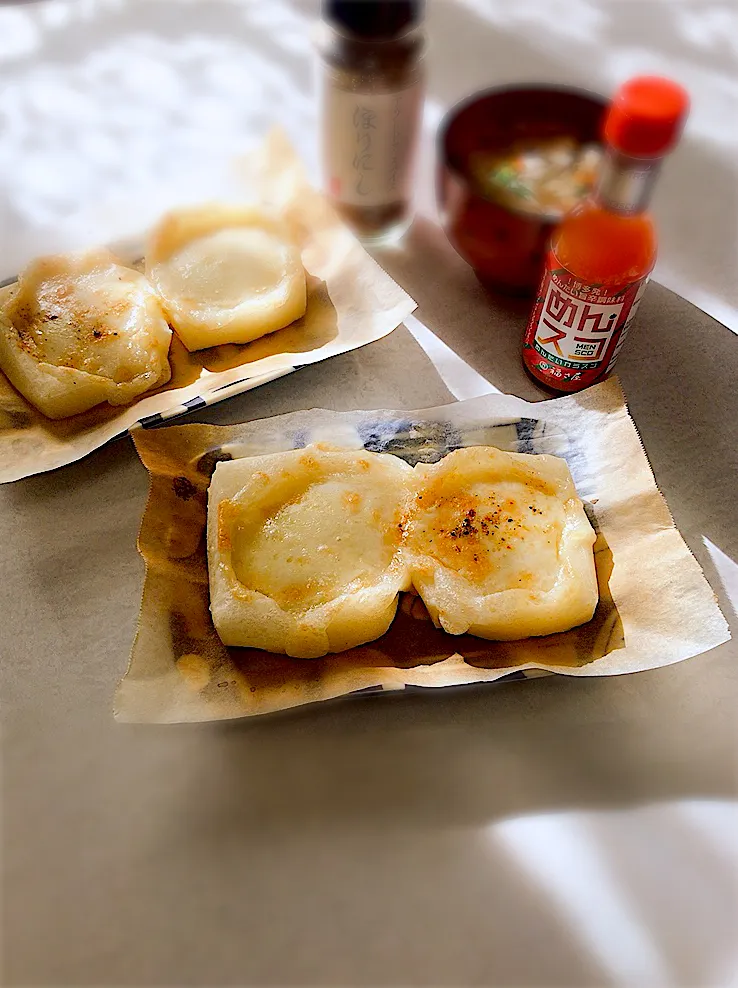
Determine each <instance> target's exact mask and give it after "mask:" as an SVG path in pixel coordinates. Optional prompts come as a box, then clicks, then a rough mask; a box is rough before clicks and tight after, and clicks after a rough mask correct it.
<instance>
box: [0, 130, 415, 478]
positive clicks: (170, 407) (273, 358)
mask: <svg viewBox="0 0 738 988" xmlns="http://www.w3.org/2000/svg"><path fill="white" fill-rule="evenodd" d="M237 189H238V192H239V194H240V198H241V199H246V200H248V201H252V202H262V203H266V204H267V205H270V206H272V207H274V208H276V209H279V210H280V211H282V213H283V215H284V216H285V218H286V220H287V222H288V223H289V225H290V227H291V230H292V233H293V236H294V237H295V239H296V241H297V243H298V244H299V245H300V248H301V250H302V260H303V264H304V266H305V270H306V272H307V275H308V278H307V281H308V306H307V311H306V313H305V315H304V317H303V318H302V319H299V320H297V322H294V323H292V324H291V325H290V326H287V327H286V328H285V329H282V330H279V331H278V332H276V333H272V334H270V335H269V336H264V337H262V338H261V339H259V340H255V341H254V342H253V343H247V344H245V345H238V346H236V345H225V346H220V347H213V348H211V349H210V350H200V351H198V352H197V353H188V352H187V350H186V349H185V347H184V346H183V345H182V344H181V343H180V342H179V339H178V338H177V337H176V335H173V337H172V345H171V348H170V351H169V359H170V363H171V366H172V378H171V380H170V381H169V383H168V384H166V385H164V386H163V387H162V388H159V389H157V390H156V391H153V392H150V393H147V394H146V395H144V396H142V397H141V398H139V399H138V400H137V401H135V402H133V403H132V404H131V405H126V406H123V407H113V406H111V405H107V404H104V405H98V406H97V407H96V408H92V409H90V411H89V412H84V413H83V414H81V415H74V416H72V417H71V418H68V419H61V420H59V421H53V420H52V419H48V418H46V416H44V415H42V414H41V413H40V412H38V411H37V410H36V409H35V408H34V407H33V405H31V404H30V402H28V401H26V400H25V398H23V396H22V395H21V394H19V392H17V391H16V390H15V388H13V386H12V385H11V384H10V382H9V381H8V379H7V378H6V377H5V375H4V374H3V373H2V372H1V371H0V483H8V482H10V481H13V480H19V479H21V478H22V477H28V476H31V475H32V474H35V473H42V472H43V471H45V470H53V469H55V468H56V467H60V466H64V465H66V464H67V463H73V462H74V461H75V460H78V459H80V458H81V457H83V456H86V455H87V454H88V453H91V452H92V451H93V450H95V449H98V448H99V447H100V446H103V445H104V444H105V443H106V442H108V441H109V440H111V439H114V438H115V437H116V436H120V435H122V434H123V433H125V432H126V431H127V430H128V429H132V428H135V427H137V426H138V425H139V424H141V423H142V424H145V425H153V424H156V423H157V422H160V421H164V420H166V419H169V418H173V417H175V416H177V415H182V414H184V413H185V412H187V411H190V410H192V409H195V408H202V407H204V406H205V405H210V404H214V403H215V402H218V401H223V400H224V399H225V398H228V397H231V396H232V395H234V394H241V393H242V392H244V391H248V390H250V389H251V388H254V387H258V386H259V385H260V384H265V383H266V382H267V381H272V380H274V379H275V378H276V377H281V376H282V375H284V374H289V373H290V372H291V371H294V370H296V369H297V368H298V367H302V366H305V365H306V364H313V363H317V362H318V361H320V360H325V359H326V358H327V357H332V356H333V355H334V354H337V353H344V352H345V351H347V350H354V349H356V348H357V347H360V346H364V344H366V343H371V342H372V341H374V340H378V339H381V337H383V336H386V335H387V334H388V333H390V332H391V331H392V330H393V329H395V328H396V327H397V326H399V324H400V323H401V322H402V320H403V319H404V318H405V316H407V315H409V313H411V312H412V311H413V309H414V308H415V307H416V306H415V302H414V301H413V300H412V299H411V298H410V296H409V295H408V294H407V293H406V292H404V291H403V290H402V288H400V286H399V285H397V284H396V283H395V282H394V281H393V280H392V278H390V276H389V275H388V274H387V273H386V272H385V271H383V270H382V268H380V267H379V265H378V264H377V263H376V262H375V261H374V260H372V258H371V257H370V256H369V255H368V254H367V253H366V251H365V250H364V249H363V248H362V247H361V245H360V244H359V242H358V241H357V240H356V239H355V238H354V237H353V235H352V234H351V233H350V232H349V231H348V230H347V229H346V227H344V226H343V225H342V223H341V221H340V220H339V219H338V217H337V215H336V214H335V212H334V211H333V210H332V208H331V207H330V205H329V204H328V202H327V201H326V199H325V198H324V196H322V195H321V194H320V193H319V192H317V191H316V190H315V189H313V188H312V187H311V186H310V185H309V184H308V183H307V180H306V178H305V175H304V171H303V168H302V165H301V163H300V161H299V159H298V158H297V156H296V154H295V152H294V150H293V149H292V147H291V146H290V145H289V143H288V142H287V140H286V138H285V137H284V136H283V135H282V134H281V133H279V132H275V133H273V134H271V135H270V136H269V138H268V139H267V140H266V142H265V143H264V145H263V146H262V147H261V148H260V149H259V150H258V151H256V152H255V153H254V154H252V155H250V156H249V157H248V158H245V159H244V160H243V161H242V162H241V163H240V165H239V169H238V181H237ZM228 198H230V199H234V198H235V195H234V192H233V191H232V190H229V196H228ZM112 249H113V251H114V252H115V253H116V254H118V256H120V257H122V258H123V259H124V260H126V261H128V262H129V263H133V262H134V261H136V260H137V259H139V258H140V257H141V254H142V249H143V244H142V241H140V240H139V241H128V242H125V243H120V244H117V245H112ZM8 291H12V286H10V287H9V288H5V289H2V290H0V295H1V294H2V293H5V292H8Z"/></svg>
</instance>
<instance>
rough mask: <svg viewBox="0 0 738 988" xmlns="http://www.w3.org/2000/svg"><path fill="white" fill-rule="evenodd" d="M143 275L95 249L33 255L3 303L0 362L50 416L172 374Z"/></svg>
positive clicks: (117, 399) (166, 334)
mask: <svg viewBox="0 0 738 988" xmlns="http://www.w3.org/2000/svg"><path fill="white" fill-rule="evenodd" d="M171 336H172V333H171V330H170V329H169V326H168V324H167V320H166V318H165V316H164V312H163V310H162V307H161V303H160V301H159V298H158V296H157V295H156V293H155V292H154V290H153V289H152V287H151V285H150V284H149V282H148V281H147V280H146V278H145V277H144V276H143V275H142V274H140V273H139V272H137V271H134V270H132V269H131V268H128V267H126V266H125V265H123V264H122V263H121V262H119V261H118V260H117V259H116V258H115V257H114V256H113V255H112V254H111V253H109V251H107V250H103V249H96V250H91V251H84V252H79V253H72V254H60V255H54V256H50V257H42V258H39V259H37V260H36V261H33V262H32V263H31V264H30V265H29V266H28V267H27V268H26V270H25V271H24V272H23V273H22V274H21V275H20V277H19V279H18V283H17V284H16V285H13V286H11V288H10V289H8V291H7V293H6V295H5V298H4V300H3V303H2V305H1V306H0V368H2V370H3V371H4V372H5V374H7V376H8V378H9V379H10V381H11V383H12V384H13V385H14V386H15V387H16V388H17V389H18V391H20V392H21V394H22V395H23V396H24V397H25V398H27V399H28V401H30V402H32V404H34V405H35V406H36V408H38V409H39V411H41V412H43V414H44V415H47V416H48V417H49V418H54V419H58V418H66V417H67V416H69V415H75V414H77V413H79V412H84V411H87V410H88V409H89V408H92V407H93V406H94V405H97V404H99V403H100V402H103V401H107V402H109V403H110V404H111V405H123V404H127V403H128V402H130V401H132V400H133V399H134V398H136V397H138V396H139V395H140V394H143V392H144V391H148V390H149V389H151V388H154V387H158V386H159V385H161V384H165V383H166V382H167V381H168V380H169V378H170V375H171V369H170V366H169V359H168V353H169V343H170V340H171Z"/></svg>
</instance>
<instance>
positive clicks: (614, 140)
mask: <svg viewBox="0 0 738 988" xmlns="http://www.w3.org/2000/svg"><path fill="white" fill-rule="evenodd" d="M688 110H689V97H688V96H687V93H686V92H685V90H684V89H682V87H681V86H678V85H677V84H676V83H674V82H671V81H670V80H669V79H662V78H659V77H657V76H641V77H638V78H635V79H631V80H630V81H629V82H626V83H625V84H624V85H623V86H621V87H620V89H618V91H617V92H616V93H615V97H614V99H613V101H612V103H611V105H610V108H609V109H608V112H607V114H606V117H605V127H604V137H605V142H606V144H607V157H606V159H605V162H604V165H603V168H602V173H601V176H600V180H599V182H598V185H597V188H596V190H595V192H594V193H593V195H592V196H591V197H590V198H589V199H586V200H585V201H584V202H582V203H580V204H579V205H578V206H576V207H575V208H574V209H573V210H572V211H571V212H570V213H568V214H567V215H566V216H565V217H564V219H563V220H562V222H561V225H560V226H559V227H558V228H557V230H556V231H555V233H554V235H553V238H552V242H551V248H550V250H549V253H548V257H547V259H546V268H545V271H544V275H543V280H542V282H541V287H540V289H539V291H538V294H537V296H536V301H535V304H534V306H533V311H532V313H531V316H530V319H529V321H528V326H527V328H526V330H525V337H524V341H523V363H524V364H525V367H526V369H527V370H528V372H529V373H530V374H532V375H533V377H535V378H536V379H537V380H538V381H540V382H541V383H543V384H545V385H547V386H548V387H550V388H554V389H556V390H557V391H568V392H573V391H581V390H582V389H583V388H587V387H589V386H590V385H592V384H596V383H597V382H598V381H601V380H602V379H603V378H605V377H606V376H607V375H608V374H609V373H610V371H611V370H612V368H613V365H614V363H615V360H616V359H617V356H618V354H619V352H620V349H621V347H622V346H623V343H625V338H626V336H627V333H628V329H629V328H630V324H631V322H632V320H633V317H634V316H635V313H636V309H637V308H638V304H639V302H640V300H641V296H642V295H643V292H644V291H645V288H646V285H647V283H648V279H649V276H650V274H651V271H652V270H653V267H654V264H655V263H656V247H657V240H656V230H655V228H654V224H653V220H652V219H651V216H650V214H649V213H648V211H647V207H648V201H649V199H650V197H651V191H652V189H653V185H654V181H655V179H656V177H657V175H658V171H659V166H660V164H661V159H662V158H663V157H664V155H665V154H667V153H668V152H669V151H670V150H671V149H672V148H673V147H674V145H675V144H676V142H677V141H678V139H679V136H680V134H681V131H682V128H683V126H684V122H685V120H686V116H687V113H688Z"/></svg>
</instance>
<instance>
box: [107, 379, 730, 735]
mask: <svg viewBox="0 0 738 988" xmlns="http://www.w3.org/2000/svg"><path fill="white" fill-rule="evenodd" d="M134 441H135V443H136V448H137V450H138V453H139V456H140V457H141V459H142V461H143V463H144V465H145V466H146V467H147V469H148V470H149V472H150V475H151V491H150V496H149V501H148V505H147V507H146V511H145V514H144V517H143V522H142V526H141V532H140V535H139V550H140V552H141V554H142V555H143V557H144V559H145V561H146V578H145V585H144V593H143V600H142V604H141V612H140V619H139V628H138V633H137V636H136V640H135V642H134V645H133V650H132V653H131V659H130V665H129V668H128V672H127V673H126V676H125V678H124V679H123V681H122V682H121V684H120V685H119V687H118V691H117V694H116V704H115V715H116V717H117V718H118V719H119V720H122V721H149V722H176V721H202V720H219V719H226V718H231V717H241V716H246V715H251V714H260V713H266V712H269V711H275V710H281V709H285V708H288V707H292V706H297V705H299V704H303V703H309V702H312V701H316V700H325V699H329V698H331V697H337V696H341V695H343V694H348V693H356V692H363V691H368V690H396V689H403V688H407V687H440V686H450V685H460V684H463V683H474V682H491V681H494V680H497V679H502V678H529V677H531V676H536V675H542V674H546V673H551V672H553V673H563V674H566V675H570V676H609V675H616V674H619V673H628V672H636V671H639V670H643V669H653V668H657V667H659V666H664V665H668V664H670V663H673V662H678V661H680V660H681V659H686V658H689V657H691V656H695V655H698V654H699V653H701V652H704V651H706V650H707V649H710V648H714V647H715V646H716V645H719V644H720V643H721V642H724V641H726V640H727V639H728V638H729V637H730V635H729V632H728V626H727V624H726V622H725V619H724V618H723V616H722V614H721V613H720V610H719V609H718V606H717V604H716V602H715V597H714V594H713V593H712V590H711V589H710V586H709V584H708V583H707V581H706V580H705V578H704V576H703V575H702V571H701V570H700V567H699V565H698V563H697V561H696V560H695V559H694V557H693V556H692V555H691V553H690V551H689V549H688V548H687V546H686V545H685V543H684V541H683V539H682V537H681V536H680V534H679V532H678V531H677V530H676V528H675V527H674V523H673V520H672V518H671V515H670V514H669V510H668V508H667V506H666V503H665V501H664V499H663V498H662V497H661V495H660V493H659V491H658V489H657V487H656V483H655V481H654V478H653V474H652V473H651V469H650V467H649V465H648V461H647V459H646V455H645V453H644V451H643V447H642V445H641V443H640V440H639V438H638V434H637V432H636V429H635V426H634V425H633V422H632V420H631V418H630V416H629V414H628V411H627V409H626V406H625V401H624V398H623V394H622V391H621V389H620V385H619V384H618V383H617V381H616V380H611V381H608V382H605V383H604V384H601V385H598V386H597V387H595V388H591V389H589V390H588V391H585V392H583V393H582V394H580V395H575V396H568V397H564V398H558V399H555V400H551V401H546V402H540V403H538V404H529V403H528V402H525V401H522V400H521V399H518V398H513V397H509V396H507V395H487V396H484V397H482V398H475V399H472V400H470V401H463V402H458V403H456V404H453V405H445V406H443V407H441V408H432V409H426V410H424V411H418V412H393V411H372V412H359V411H357V412H347V413H342V412H331V411H325V410H312V411H305V412H295V413H292V414H290V415H283V416H279V417H277V418H273V419H265V420H262V421H257V422H250V423H245V424H242V425H234V426H207V425H183V426H173V427H171V428H168V429H161V430H154V431H140V432H137V433H135V434H134ZM317 441H323V442H330V443H333V444H336V445H341V446H348V447H354V448H361V447H362V446H363V447H364V448H365V449H368V450H372V451H375V452H389V453H394V454H396V455H398V456H402V457H403V458H404V459H406V460H407V461H408V462H410V463H412V464H414V463H417V462H418V461H421V460H422V461H424V462H433V461H436V460H438V459H440V458H441V457H442V456H444V455H446V453H448V452H450V451H451V450H452V449H457V448H459V447H460V446H473V445H494V446H498V447H499V448H501V449H507V450H513V451H518V452H525V453H553V454H555V455H558V456H563V457H564V458H565V459H566V460H567V462H568V464H569V467H570V469H571V472H572V475H573V477H574V481H575V483H576V487H577V490H578V491H579V494H580V496H581V497H582V499H583V500H584V502H585V505H586V506H587V510H588V514H589V516H590V520H591V521H592V523H593V525H594V527H595V529H596V531H597V542H596V544H595V561H596V564H597V574H598V581H599V585H600V603H599V605H598V607H597V611H596V613H595V616H594V618H593V619H592V621H590V622H589V623H588V624H586V625H584V626H582V627H581V628H576V629H574V630H572V631H569V632H566V633H564V634H558V635H549V636H547V637H545V638H531V639H526V640H524V641H519V642H499V643H497V642H488V641H484V640H483V639H480V638H474V637H472V636H470V635H461V636H459V637H455V636H452V635H448V634H446V633H445V632H443V631H440V630H438V629H436V628H434V627H433V625H432V624H431V622H430V619H429V618H428V615H427V613H426V611H425V608H424V607H423V605H422V602H421V601H420V599H419V598H418V597H415V596H414V595H412V594H405V595H403V598H402V601H401V605H400V608H399V609H398V614H397V617H396V618H395V621H394V623H393V625H392V627H391V628H390V630H389V631H388V632H387V634H386V635H384V636H383V637H382V638H380V639H378V640H377V641H375V642H371V643H370V644H368V645H364V646H361V647H359V648H354V649H350V650H349V651H347V652H343V653H341V654H339V655H332V656H326V657H325V658H322V659H291V658H287V657H285V656H280V655H272V654H270V653H268V652H262V651H259V650H255V649H239V648H227V647H226V646H224V645H223V644H222V643H221V641H220V639H219V638H218V636H217V635H216V633H215V630H214V628H213V625H212V622H211V619H210V612H209V608H208V604H209V595H208V576H207V558H206V551H205V524H206V498H207V488H208V484H209V479H210V476H211V474H212V472H213V470H214V468H215V464H216V463H217V462H218V461H219V460H221V459H231V458H237V457H239V456H253V455H256V454H257V453H267V452H276V451H279V450H286V449H295V448H300V447H302V446H305V445H307V444H308V443H311V442H317Z"/></svg>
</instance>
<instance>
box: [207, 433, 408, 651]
mask: <svg viewBox="0 0 738 988" xmlns="http://www.w3.org/2000/svg"><path fill="white" fill-rule="evenodd" d="M413 479H414V475H413V471H412V468H410V467H409V466H408V465H407V464H406V463H404V462H403V461H402V460H400V459H398V458H396V457H394V456H391V455H383V454H377V453H367V452H364V451H363V450H359V451H358V452H357V451H354V450H337V449H331V448H330V447H325V446H321V445H316V446H309V447H307V448H305V449H302V450H292V451H289V452H286V453H274V454H270V455H265V456H257V457H250V458H246V459H240V460H233V461H229V462H225V463H219V464H218V466H217V467H216V470H215V472H214V474H213V478H212V481H211V485H210V491H209V497H208V569H209V579H210V605H211V611H212V615H213V622H214V624H215V628H216V630H217V632H218V634H219V636H220V637H221V639H222V640H223V642H225V644H227V645H243V646H249V647H252V648H262V649H266V650H267V651H271V652H286V653H287V654H288V655H292V656H296V657H299V658H314V657H317V656H320V655H325V654H326V653H327V652H339V651H343V650H344V649H347V648H351V647H353V646H354V645H359V644H362V643H364V642H367V641H372V640H374V639H375V638H378V637H380V635H383V634H384V633H385V631H386V630H387V628H388V627H389V625H390V623H391V622H392V619H393V617H394V614H395V611H396V609H397V600H398V594H399V592H400V591H401V590H406V589H409V586H410V584H409V580H408V574H407V566H406V563H405V561H404V558H403V556H402V553H401V547H402V543H403V539H404V524H405V519H406V516H407V511H408V508H409V503H410V497H411V485H412V482H413Z"/></svg>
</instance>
